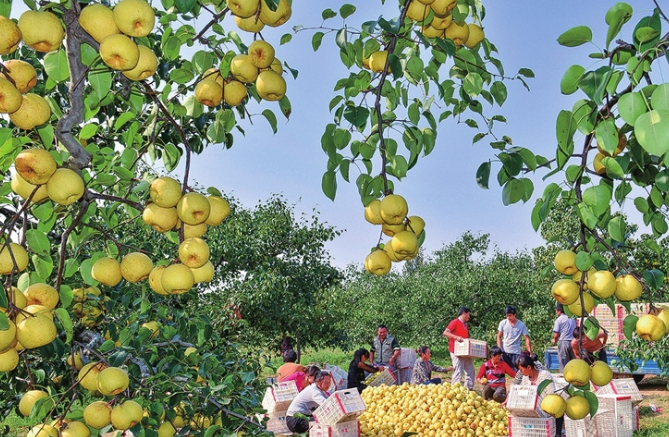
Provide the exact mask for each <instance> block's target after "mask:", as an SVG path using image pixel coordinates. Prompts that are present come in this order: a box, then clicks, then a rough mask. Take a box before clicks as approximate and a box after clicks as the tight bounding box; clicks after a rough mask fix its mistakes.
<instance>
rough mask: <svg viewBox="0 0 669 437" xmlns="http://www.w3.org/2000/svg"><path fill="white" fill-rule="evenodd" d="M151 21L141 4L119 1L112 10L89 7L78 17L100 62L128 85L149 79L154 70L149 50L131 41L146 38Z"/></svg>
mask: <svg viewBox="0 0 669 437" xmlns="http://www.w3.org/2000/svg"><path fill="white" fill-rule="evenodd" d="M155 21H156V14H155V12H154V10H153V8H152V7H151V5H149V4H148V3H147V2H146V1H145V0H121V1H120V2H118V3H117V4H116V6H114V8H113V9H111V8H109V7H108V6H106V5H104V4H101V3H90V4H89V5H88V6H86V7H85V8H83V9H82V10H81V14H80V15H79V25H80V26H81V27H82V28H83V29H84V30H85V31H86V32H87V33H88V34H89V35H90V36H91V37H92V38H93V39H94V40H95V41H96V42H98V43H99V44H100V47H99V52H100V58H101V59H102V62H104V63H105V65H107V66H108V67H109V68H111V69H113V70H118V71H121V73H122V74H123V75H124V76H125V77H127V78H128V79H129V80H132V81H140V80H144V79H146V78H148V77H151V76H153V74H154V73H155V72H156V70H157V69H158V58H157V57H156V55H155V53H154V52H153V50H151V49H150V48H149V47H146V46H143V45H138V44H137V43H135V41H133V40H132V38H142V37H146V36H147V35H149V34H150V33H151V31H152V30H153V27H154V26H155Z"/></svg>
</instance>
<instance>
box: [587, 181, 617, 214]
mask: <svg viewBox="0 0 669 437" xmlns="http://www.w3.org/2000/svg"><path fill="white" fill-rule="evenodd" d="M612 194H613V193H612V192H611V188H610V187H608V186H606V185H596V186H594V187H589V188H588V189H586V190H585V191H584V192H583V202H584V203H585V204H586V205H588V206H589V207H591V208H592V211H593V212H594V213H595V214H596V215H598V216H601V215H602V214H604V213H605V212H606V211H607V210H608V208H609V204H610V203H611V196H612Z"/></svg>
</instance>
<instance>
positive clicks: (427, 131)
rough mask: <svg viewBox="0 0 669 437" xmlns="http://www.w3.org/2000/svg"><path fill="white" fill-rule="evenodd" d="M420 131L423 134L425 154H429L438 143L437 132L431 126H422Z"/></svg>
mask: <svg viewBox="0 0 669 437" xmlns="http://www.w3.org/2000/svg"><path fill="white" fill-rule="evenodd" d="M420 132H421V134H422V135H423V155H424V156H427V155H429V154H430V153H431V152H432V150H434V147H435V145H436V144H437V134H436V133H435V131H434V130H433V129H431V128H429V127H424V128H422V129H421V130H420Z"/></svg>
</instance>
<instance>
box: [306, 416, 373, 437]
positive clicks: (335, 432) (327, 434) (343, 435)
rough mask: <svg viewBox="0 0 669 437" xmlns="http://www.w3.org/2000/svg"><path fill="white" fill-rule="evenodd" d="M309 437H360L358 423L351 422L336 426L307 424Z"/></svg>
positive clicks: (356, 421) (355, 421)
mask: <svg viewBox="0 0 669 437" xmlns="http://www.w3.org/2000/svg"><path fill="white" fill-rule="evenodd" d="M309 437H360V422H359V421H358V420H357V419H356V420H351V421H349V422H342V423H338V424H336V425H321V424H319V423H316V422H311V423H310V424H309Z"/></svg>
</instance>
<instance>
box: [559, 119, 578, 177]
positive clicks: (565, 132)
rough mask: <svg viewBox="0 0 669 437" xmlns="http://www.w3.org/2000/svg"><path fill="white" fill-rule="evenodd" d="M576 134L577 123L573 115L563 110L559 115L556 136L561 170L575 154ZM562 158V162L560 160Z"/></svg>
mask: <svg viewBox="0 0 669 437" xmlns="http://www.w3.org/2000/svg"><path fill="white" fill-rule="evenodd" d="M575 132H576V123H574V118H573V117H572V113H571V112H569V111H565V110H562V111H560V113H559V114H558V118H557V126H556V135H557V140H558V160H559V162H558V164H559V168H562V167H564V164H565V163H566V162H567V159H569V157H570V156H571V154H572V153H574V133H575ZM560 157H561V158H562V160H560V159H559V158H560Z"/></svg>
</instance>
